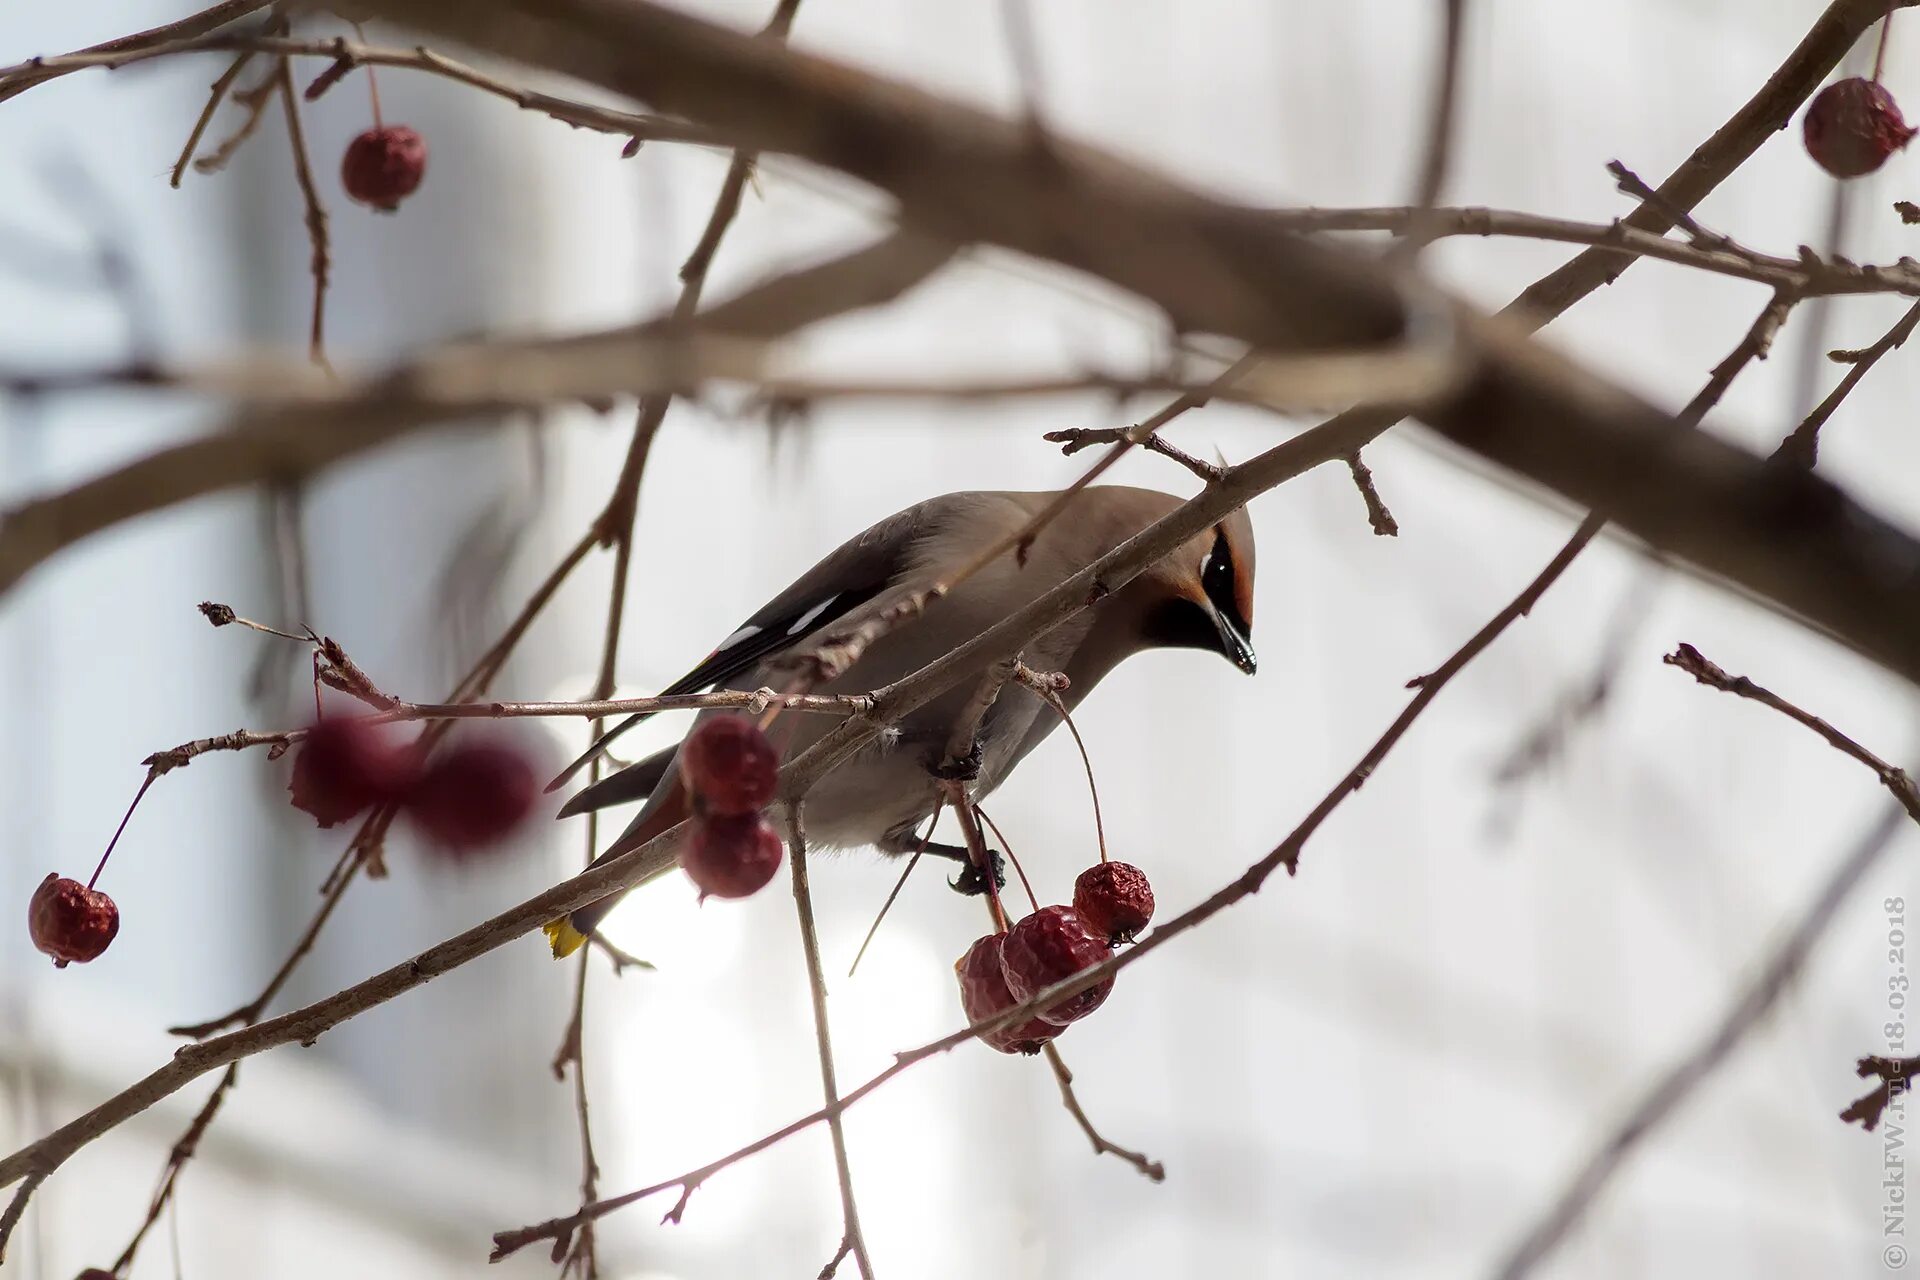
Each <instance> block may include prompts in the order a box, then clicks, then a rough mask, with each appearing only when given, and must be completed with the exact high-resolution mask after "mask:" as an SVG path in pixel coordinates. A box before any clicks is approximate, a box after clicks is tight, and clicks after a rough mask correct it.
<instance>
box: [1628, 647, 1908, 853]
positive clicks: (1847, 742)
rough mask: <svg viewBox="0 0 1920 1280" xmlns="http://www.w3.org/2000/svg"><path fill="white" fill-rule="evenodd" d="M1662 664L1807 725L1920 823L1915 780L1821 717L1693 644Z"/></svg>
mask: <svg viewBox="0 0 1920 1280" xmlns="http://www.w3.org/2000/svg"><path fill="white" fill-rule="evenodd" d="M1662 661H1663V662H1665V663H1666V664H1667V665H1668V666H1670V667H1678V668H1680V669H1681V670H1682V671H1684V672H1686V673H1687V674H1688V675H1690V676H1692V677H1693V678H1694V679H1695V680H1698V681H1699V682H1700V683H1701V684H1704V685H1707V686H1709V687H1711V688H1714V689H1718V690H1720V691H1721V692H1723V693H1731V694H1733V695H1735V696H1736V697H1741V698H1746V699H1749V700H1750V701H1753V702H1757V703H1759V704H1760V705H1761V706H1763V707H1772V708H1773V709H1774V710H1775V711H1778V712H1779V713H1780V714H1781V715H1783V716H1786V717H1787V718H1788V719H1790V720H1792V721H1794V722H1795V723H1796V724H1801V725H1805V726H1806V727H1807V728H1808V729H1811V730H1813V732H1815V733H1817V734H1819V735H1820V736H1821V737H1822V738H1824V739H1825V740H1826V742H1827V745H1828V746H1830V747H1832V748H1833V749H1834V750H1835V751H1838V752H1840V753H1841V754H1842V755H1847V756H1851V757H1852V758H1853V759H1855V760H1858V761H1859V762H1860V763H1861V764H1863V765H1865V766H1867V768H1869V769H1871V770H1873V773H1874V776H1875V777H1877V778H1879V779H1880V785H1881V786H1883V787H1885V788H1886V789H1887V790H1888V791H1890V792H1892V793H1893V798H1894V799H1896V800H1898V801H1899V802H1900V805H1901V807H1902V808H1904V809H1905V810H1906V811H1907V813H1908V814H1909V815H1910V816H1911V817H1912V818H1913V820H1914V821H1915V822H1920V789H1916V788H1915V786H1914V784H1913V779H1911V778H1909V777H1908V776H1907V773H1906V770H1904V769H1897V768H1895V767H1894V766H1893V765H1890V764H1888V763H1887V762H1886V761H1885V760H1882V759H1881V758H1880V757H1879V756H1877V755H1875V754H1873V752H1871V751H1869V750H1867V749H1866V748H1865V747H1863V746H1861V745H1860V744H1859V743H1858V742H1855V741H1854V740H1853V739H1852V738H1849V737H1848V736H1847V735H1846V734H1844V733H1842V732H1840V731H1839V730H1838V729H1836V728H1834V727H1833V726H1832V725H1830V724H1828V723H1827V722H1826V721H1825V720H1822V719H1821V718H1820V717H1819V716H1816V715H1813V714H1812V713H1810V712H1807V711H1803V710H1801V709H1800V708H1799V707H1797V706H1795V705H1794V704H1793V703H1791V702H1788V701H1787V700H1786V699H1785V698H1783V697H1781V696H1780V695H1779V694H1777V693H1774V692H1773V691H1772V690H1771V689H1766V688H1763V687H1761V686H1760V685H1757V684H1755V683H1754V682H1753V681H1751V680H1749V679H1747V678H1746V677H1745V676H1731V675H1728V674H1727V673H1726V671H1724V670H1723V669H1722V668H1721V667H1720V666H1719V665H1717V664H1716V663H1714V662H1713V661H1712V660H1711V659H1709V658H1707V657H1706V655H1704V654H1702V653H1701V652H1700V651H1699V650H1698V649H1696V648H1694V647H1693V646H1692V645H1690V644H1683V645H1681V646H1680V647H1679V648H1677V649H1675V650H1674V651H1673V652H1672V653H1670V654H1668V655H1667V656H1666V657H1665V658H1663V659H1662Z"/></svg>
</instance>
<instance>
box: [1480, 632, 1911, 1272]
mask: <svg viewBox="0 0 1920 1280" xmlns="http://www.w3.org/2000/svg"><path fill="white" fill-rule="evenodd" d="M1666 661H1667V662H1668V663H1669V664H1671V665H1673V666H1677V667H1679V668H1680V669H1681V670H1683V671H1686V672H1687V673H1688V674H1690V675H1692V676H1693V677H1694V679H1696V680H1698V681H1700V682H1701V683H1702V684H1706V685H1710V686H1712V687H1713V688H1716V689H1722V690H1724V691H1726V692H1728V693H1733V694H1737V695H1739V696H1741V697H1744V698H1751V699H1753V700H1754V701H1757V702H1760V703H1762V704H1763V705H1766V706H1769V707H1772V708H1773V709H1774V710H1776V711H1779V712H1781V713H1782V714H1784V715H1787V716H1789V717H1791V718H1792V719H1793V720H1795V721H1796V722H1798V723H1800V724H1803V725H1805V726H1807V727H1808V728H1810V729H1812V730H1813V731H1814V732H1816V733H1818V734H1819V735H1820V736H1821V737H1823V738H1825V739H1826V740H1827V741H1828V742H1829V743H1830V744H1831V745H1833V746H1834V747H1835V748H1836V749H1838V750H1840V751H1843V752H1845V753H1846V754H1847V755H1850V756H1852V757H1853V758H1854V759H1856V760H1859V761H1860V762H1862V763H1863V764H1865V765H1867V767H1868V768H1870V769H1872V770H1873V771H1874V773H1875V774H1876V775H1877V776H1878V777H1879V778H1880V781H1881V784H1882V785H1883V786H1885V787H1886V788H1887V790H1889V791H1891V792H1892V793H1893V795H1894V798H1895V799H1896V800H1898V801H1899V807H1898V808H1892V809H1888V810H1887V811H1886V812H1885V813H1884V814H1883V815H1882V817H1881V818H1880V819H1879V820H1877V821H1876V822H1875V823H1874V826H1873V828H1872V829H1871V830H1870V831H1869V832H1867V834H1866V836H1865V837H1864V838H1863V839H1861V840H1860V841H1859V842H1858V843H1857V844H1856V845H1855V846H1854V848H1853V849H1852V851H1851V852H1849V853H1848V854H1847V856H1846V857H1845V858H1843V859H1842V860H1841V861H1840V863H1839V864H1838V865H1837V866H1835V867H1834V869H1833V871H1832V872H1831V873H1830V874H1829V875H1828V877H1827V879H1826V882H1825V883H1824V884H1823V885H1822V886H1821V887H1820V891H1819V892H1818V893H1817V894H1815V895H1814V896H1813V898H1812V899H1811V900H1810V901H1809V902H1808V903H1807V904H1806V906H1804V907H1803V908H1802V909H1801V911H1800V914H1799V917H1798V918H1797V919H1796V920H1795V921H1794V924H1793V928H1792V929H1791V930H1790V931H1789V932H1788V934H1787V936H1786V937H1785V938H1784V939H1783V940H1782V941H1781V943H1780V945H1779V946H1778V947H1776V948H1775V949H1774V950H1773V952H1772V953H1771V954H1770V955H1769V956H1768V957H1767V958H1766V960H1765V961H1764V962H1763V963H1762V964H1761V966H1760V968H1759V969H1758V971H1757V972H1756V973H1755V974H1754V977H1753V978H1752V979H1751V980H1750V981H1749V982H1748V983H1747V985H1746V987H1745V989H1744V990H1743V991H1742V992H1741V993H1740V995H1739V997H1738V998H1737V999H1735V1000H1734V1001H1733V1002H1732V1003H1731V1004H1730V1005H1729V1006H1728V1007H1727V1009H1726V1010H1725V1011H1724V1012H1723V1013H1722V1014H1721V1016H1720V1018H1719V1019H1717V1020H1716V1022H1715V1024H1714V1026H1713V1027H1712V1028H1711V1029H1710V1030H1709V1031H1708V1033H1707V1034H1706V1035H1705V1036H1704V1037H1703V1038H1702V1039H1701V1041H1700V1042H1699V1044H1697V1045H1696V1046H1695V1047H1694V1048H1693V1049H1692V1051H1690V1052H1689V1053H1688V1054H1687V1055H1686V1056H1685V1057H1683V1058H1682V1059H1681V1060H1680V1061H1679V1062H1677V1063H1675V1064H1674V1065H1673V1067H1672V1068H1670V1069H1669V1070H1667V1071H1666V1072H1663V1073H1662V1074H1661V1076H1660V1077H1659V1078H1658V1079H1657V1080H1656V1081H1655V1082H1654V1084H1653V1085H1652V1087H1651V1088H1649V1089H1648V1090H1647V1091H1646V1093H1645V1094H1643V1095H1642V1096H1641V1098H1640V1101H1639V1102H1637V1103H1636V1104H1635V1105H1634V1106H1633V1107H1632V1108H1631V1109H1630V1110H1629V1111H1628V1112H1627V1115H1626V1116H1625V1118H1624V1119H1623V1120H1622V1121H1621V1122H1620V1123H1619V1124H1618V1125H1617V1126H1616V1127H1615V1129H1614V1131H1613V1132H1612V1134H1611V1135H1610V1136H1609V1137H1608V1138H1607V1139H1606V1141H1604V1142H1602V1143H1601V1145H1600V1146H1599V1148H1598V1149H1597V1150H1595V1151H1594V1153H1593V1154H1592V1155H1591V1156H1590V1157H1588V1159H1587V1160H1586V1162H1585V1163H1584V1164H1582V1165H1581V1167H1580V1169H1579V1170H1578V1171H1577V1172H1576V1173H1575V1175H1574V1176H1573V1178H1572V1179H1570V1180H1569V1182H1568V1183H1567V1185H1566V1187H1565V1189H1564V1190H1563V1191H1562V1192H1561V1193H1560V1194H1559V1195H1558V1196H1557V1197H1556V1198H1555V1199H1554V1201H1553V1203H1552V1204H1551V1205H1550V1206H1549V1207H1548V1208H1547V1210H1546V1211H1545V1212H1544V1213H1543V1214H1542V1215H1541V1216H1540V1218H1539V1220H1538V1221H1537V1222H1535V1224H1534V1225H1533V1226H1532V1227H1530V1228H1529V1229H1528V1230H1527V1232H1526V1233H1525V1235H1523V1236H1522V1237H1521V1239H1520V1241H1519V1243H1518V1244H1517V1245H1515V1246H1514V1248H1513V1250H1512V1252H1511V1253H1509V1254H1508V1255H1507V1257H1506V1258H1505V1259H1504V1260H1503V1261H1502V1263H1501V1264H1500V1267H1499V1269H1498V1271H1497V1272H1496V1274H1497V1275H1498V1276H1499V1277H1500V1280H1522V1277H1524V1276H1527V1275H1529V1274H1531V1273H1532V1272H1533V1271H1534V1270H1535V1269H1536V1268H1537V1267H1538V1266H1539V1265H1540V1263H1541V1262H1543V1261H1545V1260H1546V1258H1547V1257H1548V1256H1549V1255H1551V1254H1552V1253H1553V1251H1554V1250H1555V1249H1556V1248H1558V1247H1559V1245H1560V1243H1561V1242H1562V1241H1563V1240H1565V1239H1566V1237H1567V1235H1568V1233H1569V1232H1571V1231H1572V1230H1573V1229H1574V1227H1576V1226H1577V1225H1578V1224H1579V1222H1580V1220H1581V1218H1583V1217H1584V1216H1585V1215H1586V1212H1587V1210H1588V1209H1589V1208H1590V1207H1591V1206H1592V1205H1593V1202H1594V1200H1595V1199H1596V1198H1597V1197H1598V1196H1599V1195H1600V1192H1601V1191H1602V1190H1603V1189H1604V1188H1605V1186H1606V1185H1607V1183H1608V1182H1609V1181H1611V1179H1612V1178H1613V1175H1614V1174H1615V1173H1616V1172H1617V1171H1618V1170H1619V1169H1620V1167H1621V1166H1622V1165H1623V1164H1624V1163H1625V1161H1626V1159H1627V1158H1628V1156H1629V1155H1631V1154H1632V1153H1633V1151H1634V1150H1635V1148H1637V1147H1638V1146H1639V1145H1640V1144H1641V1143H1642V1142H1643V1141H1645V1139H1646V1137H1647V1135H1648V1134H1650V1133H1652V1132H1653V1131H1654V1130H1655V1129H1656V1128H1658V1127H1659V1125H1660V1124H1661V1123H1662V1122H1663V1121H1665V1120H1666V1119H1667V1118H1668V1117H1670V1116H1671V1115H1672V1114H1673V1113H1674V1112H1675V1111H1677V1110H1678V1109H1679V1108H1680V1106H1681V1105H1682V1104H1683V1103H1684V1102H1686V1100H1687V1099H1688V1098H1689V1097H1691V1096H1692V1094H1693V1093H1694V1091H1695V1090H1697V1089H1698V1088H1699V1087H1700V1086H1701V1085H1702V1084H1703V1083H1705V1081H1706V1080H1707V1078H1708V1077H1709V1076H1711V1075H1712V1074H1713V1072H1714V1071H1715V1070H1716V1069H1718V1068H1719V1066H1720V1065H1721V1064H1722V1063H1723V1062H1725V1061H1726V1059H1727V1057H1728V1056H1729V1055H1730V1054H1731V1053H1732V1052H1733V1050H1734V1049H1735V1048H1736V1047H1737V1046H1738V1045H1739V1044H1740V1042H1741V1041H1742V1040H1744V1039H1745V1038H1746V1037H1747V1035H1748V1033H1749V1032H1751V1031H1752V1030H1753V1029H1754V1028H1755V1027H1756V1026H1758V1025H1759V1023H1760V1021H1761V1020H1762V1019H1763V1018H1765V1017H1766V1016H1767V1014H1768V1013H1770V1012H1771V1011H1772V1010H1773V1007H1774V1006H1775V1005H1776V1004H1777V1003H1778V1002H1779V999H1780V996H1781V995H1782V994H1783V993H1784V992H1785V991H1786V989H1787V987H1788V986H1789V985H1791V983H1792V982H1793V980H1794V979H1795V978H1796V977H1797V976H1799V973H1800V971H1801V970H1802V969H1803V968H1804V967H1805V966H1806V963H1807V960H1808V958H1809V957H1811V956H1812V954H1813V950H1814V948H1815V947H1816V946H1817V945H1818V944H1819V942H1820V939H1821V937H1822V936H1823V935H1824V934H1825V933H1826V931H1827V927H1828V926H1829V925H1830V924H1832V922H1833V918H1834V916H1835V915H1836V914H1837V913H1838V912H1839V910H1840V907H1841V906H1842V905H1843V904H1844V903H1845V902H1846V900H1847V898H1848V896H1849V895H1850V894H1851V893H1852V891H1853V890H1854V888H1855V887H1856V886H1858V885H1859V883H1860V882H1861V880H1863V879H1864V878H1865V877H1866V874H1867V872H1868V871H1870V870H1871V869H1872V868H1873V867H1874V866H1875V865H1876V864H1877V863H1878V862H1879V861H1880V858H1881V857H1882V855H1884V854H1885V853H1886V851H1887V850H1888V849H1889V848H1891V847H1892V845H1893V837H1894V834H1895V833H1896V832H1897V831H1898V830H1899V829H1900V825H1901V823H1900V819H1901V817H1902V816H1903V811H1904V816H1906V817H1908V818H1910V819H1912V820H1913V821H1916V822H1920V792H1916V791H1915V789H1914V786H1913V783H1912V782H1911V781H1910V780H1909V779H1908V778H1907V776H1906V774H1905V773H1904V772H1902V771H1901V770H1899V769H1895V768H1893V767H1892V766H1891V765H1888V764H1887V763H1886V762H1885V761H1883V760H1881V759H1880V758H1879V757H1878V756H1876V755H1874V754H1873V753H1872V752H1870V751H1868V750H1867V749H1866V748H1864V747H1862V746H1860V745H1859V744H1858V743H1856V742H1854V740H1853V739H1851V738H1849V737H1847V736H1846V735H1845V734H1843V733H1840V732H1839V731H1838V730H1836V729H1834V728H1833V727H1832V726H1831V725H1829V724H1827V722H1826V721H1824V720H1822V719H1820V718H1819V717H1818V716H1815V715H1812V714H1810V713H1808V712H1806V711H1803V710H1801V709H1800V708H1799V707H1797V706H1795V705H1793V704H1792V703H1790V702H1788V701H1786V700H1785V699H1784V698H1781V697H1779V696H1777V695H1775V694H1773V693H1771V692H1769V691H1768V690H1766V689H1763V688H1761V687H1760V686H1759V685H1756V684H1754V683H1753V682H1752V681H1750V680H1748V679H1747V678H1746V677H1744V676H1729V675H1728V674H1727V673H1726V672H1725V671H1723V670H1721V669H1720V668H1719V667H1718V666H1716V665H1715V664H1714V663H1712V662H1710V661H1708V660H1707V659H1706V658H1705V657H1703V656H1702V655H1701V653H1700V651H1699V650H1697V649H1695V648H1694V647H1693V646H1692V645H1681V646H1680V647H1679V649H1678V650H1676V651H1675V652H1674V653H1672V654H1670V655H1668V657H1667V659H1666ZM1863 1074H1864V1073H1863Z"/></svg>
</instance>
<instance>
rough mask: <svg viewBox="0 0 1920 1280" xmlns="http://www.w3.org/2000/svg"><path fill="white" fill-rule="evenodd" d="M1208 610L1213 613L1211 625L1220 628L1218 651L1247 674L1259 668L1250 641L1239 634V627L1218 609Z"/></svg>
mask: <svg viewBox="0 0 1920 1280" xmlns="http://www.w3.org/2000/svg"><path fill="white" fill-rule="evenodd" d="M1209 612H1210V613H1212V614H1213V625H1214V626H1216V627H1218V628H1220V652H1222V653H1224V654H1226V655H1227V658H1228V660H1229V661H1231V662H1232V663H1233V665H1234V666H1236V667H1238V668H1240V669H1241V670H1242V671H1244V672H1246V673H1247V674H1248V675H1252V674H1253V673H1254V672H1255V671H1257V670H1259V669H1260V659H1259V658H1258V657H1256V656H1255V655H1254V652H1253V644H1252V642H1251V641H1249V640H1248V639H1247V637H1246V636H1244V635H1242V634H1241V632H1240V628H1239V627H1237V626H1235V625H1234V623H1233V620H1232V619H1231V618H1229V617H1227V615H1226V614H1224V613H1222V612H1221V611H1220V610H1218V609H1211V610H1209Z"/></svg>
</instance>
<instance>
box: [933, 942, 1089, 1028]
mask: <svg viewBox="0 0 1920 1280" xmlns="http://www.w3.org/2000/svg"><path fill="white" fill-rule="evenodd" d="M1006 941H1007V935H1005V934H1004V933H990V934H988V935H987V936H986V937H984V938H982V939H980V940H979V941H978V942H976V943H974V944H973V945H972V946H971V947H968V948H967V954H965V955H963V956H961V957H960V958H959V959H958V960H956V961H955V962H954V965H953V974H954V977H956V978H958V979H959V980H960V1007H961V1008H962V1009H964V1010H966V1014H967V1021H968V1022H978V1021H980V1020H981V1019H982V1018H991V1017H992V1016H993V1015H994V1014H996V1013H1004V1012H1006V1011H1007V1010H1008V1009H1011V1008H1013V1006H1014V1005H1016V1004H1019V1003H1020V1002H1019V1001H1018V1000H1016V999H1014V998H1013V992H1011V991H1009V990H1007V976H1006V974H1004V973H1003V972H1001V967H1000V966H1001V950H1002V948H1003V947H1004V946H1005V944H1006ZM1063 1030H1065V1028H1064V1027H1056V1026H1054V1025H1053V1024H1052V1023H1050V1022H1045V1021H1042V1020H1041V1019H1039V1018H1035V1019H1033V1020H1032V1021H1030V1022H1026V1023H1015V1024H1014V1025H1013V1026H1010V1027H1002V1028H1000V1029H999V1030H998V1031H987V1032H983V1033H982V1034H981V1036H980V1038H981V1039H982V1040H984V1041H985V1042H986V1043H987V1044H989V1045H991V1046H993V1047H994V1048H995V1049H998V1050H999V1051H1000V1052H1002V1053H1038V1052H1040V1046H1042V1045H1044V1044H1045V1043H1046V1042H1047V1041H1049V1040H1051V1039H1053V1038H1054V1037H1055V1036H1057V1035H1059V1034H1060V1033H1061V1031H1063Z"/></svg>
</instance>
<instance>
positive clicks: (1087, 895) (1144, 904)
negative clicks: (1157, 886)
mask: <svg viewBox="0 0 1920 1280" xmlns="http://www.w3.org/2000/svg"><path fill="white" fill-rule="evenodd" d="M1073 909H1074V910H1075V911H1078V912H1079V913H1080V918H1081V919H1082V920H1085V921H1086V922H1087V928H1089V929H1091V930H1093V931H1094V932H1095V933H1097V934H1101V935H1103V936H1105V937H1106V938H1107V940H1108V941H1109V942H1114V943H1121V942H1131V941H1133V935H1134V934H1136V933H1138V932H1140V931H1141V930H1142V929H1144V928H1146V927H1147V922H1148V921H1149V920H1152V919H1153V886H1152V885H1150V884H1148V883H1147V873H1146V872H1144V871H1142V870H1141V869H1140V868H1138V867H1136V866H1132V865H1131V864H1129V863H1125V862H1101V863H1096V864H1095V865H1093V866H1091V867H1088V868H1087V869H1086V870H1085V871H1082V872H1081V873H1080V878H1079V879H1078V880H1075V881H1074V882H1073Z"/></svg>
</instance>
